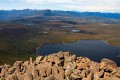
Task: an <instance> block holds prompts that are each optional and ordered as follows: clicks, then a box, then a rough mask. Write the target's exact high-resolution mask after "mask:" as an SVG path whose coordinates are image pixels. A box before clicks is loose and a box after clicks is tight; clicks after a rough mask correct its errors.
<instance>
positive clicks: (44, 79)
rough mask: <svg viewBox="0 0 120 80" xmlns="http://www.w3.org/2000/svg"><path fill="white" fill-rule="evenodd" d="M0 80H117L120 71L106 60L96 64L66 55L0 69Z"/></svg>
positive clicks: (45, 57) (24, 62)
mask: <svg viewBox="0 0 120 80" xmlns="http://www.w3.org/2000/svg"><path fill="white" fill-rule="evenodd" d="M0 80H120V67H118V66H117V64H116V63H115V62H114V61H112V60H109V59H102V60H101V62H100V63H98V62H95V61H91V60H90V59H89V58H86V57H76V55H72V54H70V53H69V52H58V53H54V54H50V55H46V56H38V57H37V58H36V60H35V61H33V60H32V58H30V60H29V61H16V62H15V63H14V64H13V65H12V66H11V65H8V64H4V65H1V66H0Z"/></svg>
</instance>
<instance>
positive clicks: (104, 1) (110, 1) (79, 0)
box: [11, 0, 120, 12]
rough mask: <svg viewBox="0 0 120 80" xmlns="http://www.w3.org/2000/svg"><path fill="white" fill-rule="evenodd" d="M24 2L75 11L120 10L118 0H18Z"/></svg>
mask: <svg viewBox="0 0 120 80" xmlns="http://www.w3.org/2000/svg"><path fill="white" fill-rule="evenodd" d="M11 1H17V0H11ZM19 1H23V2H24V3H26V4H34V5H43V6H48V8H49V7H50V6H49V5H51V6H52V7H56V8H57V7H61V9H65V10H76V11H101V12H109V11H114V12H115V11H116V12H117V11H120V6H119V5H120V0H19Z"/></svg>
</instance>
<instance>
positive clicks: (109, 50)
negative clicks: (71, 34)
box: [37, 40, 120, 65]
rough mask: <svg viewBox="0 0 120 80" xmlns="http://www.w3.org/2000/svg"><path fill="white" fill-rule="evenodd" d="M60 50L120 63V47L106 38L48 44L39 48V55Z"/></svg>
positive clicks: (96, 59) (97, 59) (92, 58)
mask: <svg viewBox="0 0 120 80" xmlns="http://www.w3.org/2000/svg"><path fill="white" fill-rule="evenodd" d="M59 51H69V52H70V53H73V54H76V55H77V56H84V57H88V58H90V59H91V60H94V61H97V62H100V60H101V59H103V58H108V59H111V60H113V61H115V62H116V63H117V64H118V65H120V58H117V56H118V54H120V49H119V48H117V47H114V46H112V45H110V44H108V43H107V42H106V41H104V40H80V41H77V42H73V43H56V44H46V45H43V46H42V47H40V48H38V50H37V55H43V56H44V55H48V54H51V53H56V52H59Z"/></svg>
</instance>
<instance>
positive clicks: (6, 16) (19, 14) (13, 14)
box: [0, 9, 120, 21]
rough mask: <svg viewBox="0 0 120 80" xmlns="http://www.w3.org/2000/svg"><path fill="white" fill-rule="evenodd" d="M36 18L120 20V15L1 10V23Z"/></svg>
mask: <svg viewBox="0 0 120 80" xmlns="http://www.w3.org/2000/svg"><path fill="white" fill-rule="evenodd" d="M34 16H35V17H36V16H42V17H45V16H61V17H74V18H78V19H79V18H97V19H99V18H110V19H118V20H120V13H100V12H75V11H59V10H49V9H47V10H31V9H24V10H0V21H12V20H15V19H20V18H24V17H34Z"/></svg>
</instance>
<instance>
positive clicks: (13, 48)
mask: <svg viewBox="0 0 120 80" xmlns="http://www.w3.org/2000/svg"><path fill="white" fill-rule="evenodd" d="M56 25H59V26H56ZM61 25H70V26H75V28H61V27H60V26H61ZM38 26H39V27H35V26H32V27H31V26H30V27H29V26H27V25H22V24H21V25H20V24H15V23H0V28H4V29H1V30H0V64H4V63H9V64H13V63H14V62H15V61H16V60H28V59H29V57H34V58H35V56H36V55H35V53H36V49H37V48H38V47H40V46H41V45H43V44H45V43H60V42H73V41H77V40H90V39H97V40H106V41H108V42H109V43H110V44H112V45H114V46H118V47H120V35H119V34H120V27H119V26H120V25H119V24H116V25H115V24H114V25H112V24H110V25H104V26H103V25H101V24H100V23H92V24H89V25H86V24H81V23H79V21H78V22H77V24H68V23H64V22H59V21H58V22H57V23H56V22H54V21H52V22H44V24H39V25H38ZM43 28H50V30H44V29H43ZM71 29H79V30H84V31H89V32H94V33H96V34H89V33H72V32H70V30H71ZM44 31H47V32H48V34H44V33H43V32H44Z"/></svg>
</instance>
